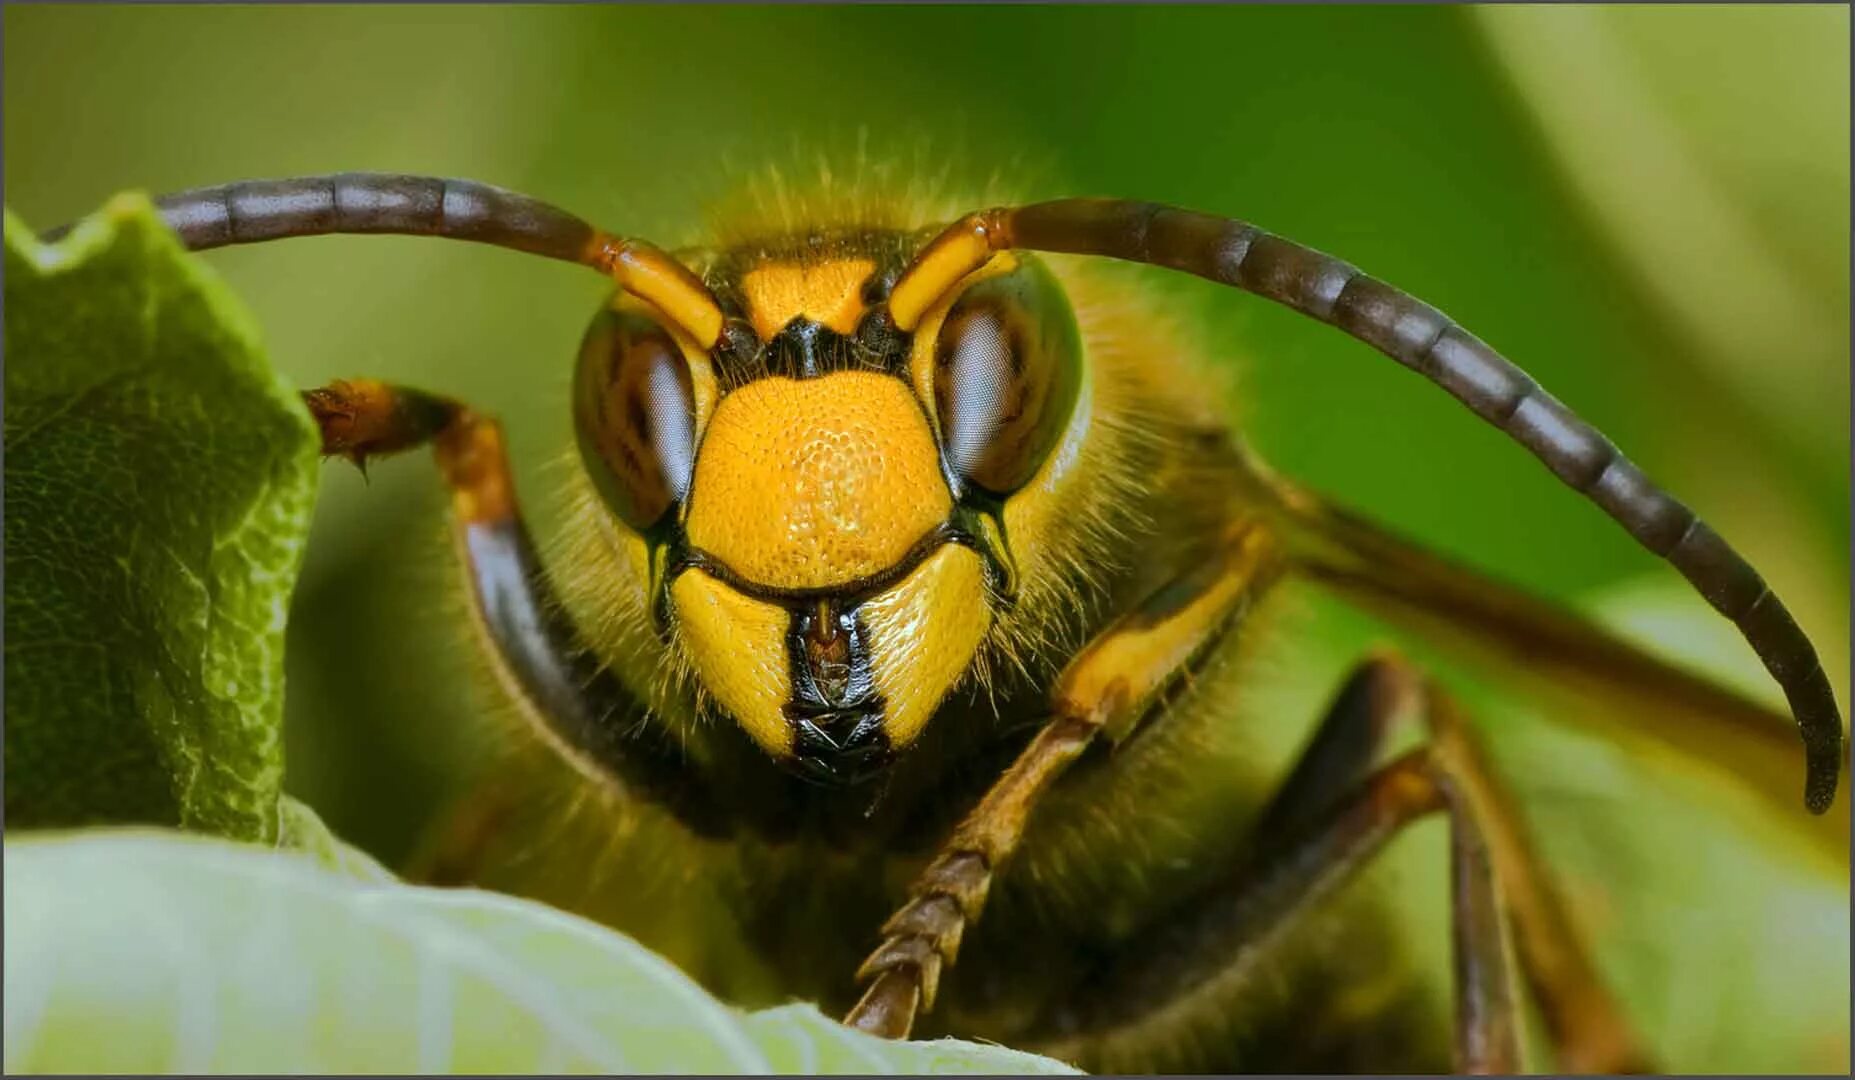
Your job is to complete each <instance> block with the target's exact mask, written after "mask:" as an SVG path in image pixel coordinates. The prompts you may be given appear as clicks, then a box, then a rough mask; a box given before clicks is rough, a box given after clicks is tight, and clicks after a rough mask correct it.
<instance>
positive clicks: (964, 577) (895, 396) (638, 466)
mask: <svg viewBox="0 0 1855 1080" xmlns="http://www.w3.org/2000/svg"><path fill="white" fill-rule="evenodd" d="M895 250H899V249H895ZM883 270H884V266H883V263H882V260H881V258H879V257H877V256H874V255H869V254H866V253H864V252H861V251H857V250H851V251H849V252H846V253H843V254H841V255H838V256H836V257H830V258H818V257H806V258H793V259H790V260H777V259H775V260H765V259H762V260H759V261H756V262H753V263H750V264H748V265H746V266H744V267H742V268H741V269H740V270H738V271H734V272H727V273H721V274H716V273H714V272H712V273H711V287H712V288H714V289H715V291H716V292H717V294H718V295H721V296H724V297H726V298H728V302H729V309H730V313H731V314H732V315H733V316H734V317H733V318H732V319H731V320H730V323H729V327H728V330H727V331H725V332H724V333H723V335H722V338H721V341H720V342H718V343H717V345H716V346H715V348H714V349H712V350H703V349H701V348H699V347H698V346H697V345H696V344H695V343H693V342H692V341H690V340H688V339H687V337H685V336H683V335H681V334H680V333H679V332H678V331H675V330H673V329H670V328H668V326H667V325H666V322H665V321H664V320H662V319H661V318H658V317H657V313H655V312H654V311H653V310H652V309H651V308H650V307H649V306H648V305H646V304H644V303H642V302H640V301H637V300H620V301H617V302H615V303H614V305H613V307H612V308H611V309H610V310H609V311H607V312H604V313H602V314H601V316H600V319H599V320H597V321H595V323H594V326H593V328H592V330H591V331H589V333H588V335H587V338H586V343H585V345H584V347H583V349H582V353H581V360H580V368H579V372H578V375H577V380H578V383H577V387H576V409H577V410H578V415H577V416H576V420H577V421H578V430H579V435H580V442H581V449H582V452H583V456H584V457H585V460H586V463H587V465H588V467H589V468H590V469H591V470H592V471H593V473H594V478H595V481H596V484H597V486H598V487H599V489H600V491H601V493H602V494H603V495H604V498H605V501H606V503H607V505H608V507H609V508H610V509H611V510H612V511H613V512H614V513H615V515H616V516H617V517H618V518H619V519H620V521H622V522H623V523H624V524H625V525H626V526H627V527H628V528H629V529H630V530H631V531H633V532H635V533H636V534H638V535H639V536H641V537H642V538H643V539H644V541H645V546H646V548H647V549H648V550H649V552H650V555H649V556H648V559H647V562H648V564H649V569H648V571H647V574H646V575H645V576H647V577H648V578H649V580H650V588H651V589H652V590H653V591H654V592H655V593H656V594H657V595H656V596H654V597H653V598H652V599H653V610H656V611H658V612H659V613H660V615H661V618H662V621H663V627H662V629H663V631H664V633H665V634H666V635H667V637H668V638H669V639H670V641H671V643H672V647H673V648H675V649H677V650H680V652H681V654H682V659H683V660H684V661H685V662H686V663H687V665H688V666H689V668H691V669H692V670H693V671H694V673H695V675H696V676H697V678H698V679H699V680H700V682H701V684H702V686H703V688H704V689H705V690H706V691H707V694H708V696H709V698H711V699H712V700H713V702H714V703H715V704H717V705H718V706H719V707H720V709H721V710H722V711H724V712H725V713H726V714H727V715H728V716H729V717H730V718H731V719H732V721H733V722H734V723H735V724H737V725H738V726H739V727H740V729H741V730H742V731H743V732H744V733H745V734H746V735H748V736H749V737H750V738H751V739H752V740H753V741H754V742H755V743H756V744H758V745H759V746H760V748H761V749H763V750H764V751H765V752H766V753H767V754H769V755H770V756H771V757H773V758H774V759H775V760H777V761H779V762H780V763H782V764H785V765H787V766H789V767H793V768H795V769H797V770H798V771H801V772H803V773H805V774H807V775H810V776H812V777H814V778H817V779H822V780H827V781H849V780H854V779H857V778H859V777H862V776H866V775H868V774H869V773H871V772H873V771H875V770H877V769H879V768H881V767H882V766H883V765H885V764H887V763H888V762H889V761H892V760H893V759H894V758H895V756H896V755H898V754H899V753H901V752H903V751H904V750H905V749H906V748H907V747H908V746H909V745H910V744H911V743H913V742H914V741H915V740H916V738H917V737H918V736H919V735H920V733H921V732H922V730H923V729H924V728H925V727H926V725H927V724H928V723H929V721H930V720H931V718H932V717H933V715H934V714H935V712H936V710H937V709H938V708H939V707H940V704H941V702H942V701H943V700H944V699H945V698H946V696H947V695H948V693H949V692H950V691H952V690H953V689H954V687H956V686H957V685H959V684H960V682H961V680H962V679H963V678H964V677H966V676H967V674H968V673H969V672H970V671H971V669H972V668H973V665H974V662H975V657H976V656H978V654H979V652H980V650H981V649H982V647H983V646H984V644H985V642H986V639H987V635H988V633H989V632H990V631H991V630H992V628H993V626H994V623H995V619H996V616H997V611H998V608H999V605H1001V604H1005V603H1009V602H1010V600H1011V596H1010V594H1011V592H1012V588H1013V575H1012V566H1013V554H1014V553H1012V552H1011V551H1010V550H1008V545H1007V544H1006V543H1005V541H1004V533H1005V530H1004V524H1003V523H1004V511H1005V507H1006V504H1007V503H1008V502H1010V501H1011V500H1012V499H1013V498H1015V497H1017V496H1018V495H1019V493H1020V491H1022V490H1023V489H1025V488H1026V487H1027V485H1028V484H1029V481H1030V480H1031V479H1032V478H1033V477H1034V476H1035V475H1036V474H1037V473H1038V471H1039V469H1040V468H1041V467H1042V466H1043V464H1044V462H1045V460H1046V459H1047V458H1049V457H1050V455H1051V451H1052V450H1053V449H1054V448H1055V447H1056V445H1057V443H1058V442H1060V440H1061V437H1062V435H1063V433H1064V432H1065V431H1066V430H1067V428H1068V426H1069V423H1070V421H1071V414H1072V413H1073V412H1074V411H1075V405H1076V400H1077V396H1078V395H1077V386H1078V385H1079V380H1080V365H1081V362H1082V358H1081V355H1080V351H1081V350H1080V338H1079V335H1078V334H1077V332H1076V329H1075V323H1074V316H1073V313H1072V312H1071V311H1070V310H1069V308H1068V305H1067V303H1066V302H1065V301H1063V299H1062V296H1061V293H1060V290H1059V289H1057V286H1056V284H1055V282H1054V280H1053V279H1051V278H1050V277H1049V276H1048V274H1047V272H1045V271H1043V270H1042V268H1041V267H1040V266H1038V265H1036V264H1032V263H1025V262H1021V261H1020V260H1019V259H1017V258H1015V257H1011V256H1001V257H1000V259H999V260H998V261H997V262H996V264H995V265H989V266H988V267H986V268H984V269H983V270H982V271H980V272H978V273H975V274H974V275H972V276H971V277H970V278H969V279H968V280H966V281H964V282H962V283H961V284H960V286H959V287H958V288H957V289H955V290H953V291H952V292H950V293H949V294H948V296H947V297H945V298H944V300H943V302H941V303H940V304H938V305H937V306H936V308H935V309H934V310H933V312H932V313H931V315H930V318H929V319H927V320H924V321H923V323H922V325H921V326H920V327H919V328H918V329H917V331H916V332H915V333H914V334H913V335H907V334H901V333H900V332H898V331H896V330H895V329H894V327H893V324H892V323H890V322H888V321H887V320H886V314H885V312H884V311H883V309H882V299H883V298H882V295H881V291H880V288H879V287H878V286H876V285H872V281H873V280H874V281H878V282H879V281H880V280H882V273H883Z"/></svg>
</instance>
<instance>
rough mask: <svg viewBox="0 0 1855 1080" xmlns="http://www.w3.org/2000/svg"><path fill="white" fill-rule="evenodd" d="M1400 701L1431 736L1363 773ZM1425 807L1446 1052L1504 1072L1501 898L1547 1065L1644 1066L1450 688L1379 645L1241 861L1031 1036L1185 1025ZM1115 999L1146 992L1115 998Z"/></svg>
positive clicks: (1131, 1037)
mask: <svg viewBox="0 0 1855 1080" xmlns="http://www.w3.org/2000/svg"><path fill="white" fill-rule="evenodd" d="M1408 716H1421V717H1423V718H1424V720H1425V723H1426V725H1427V727H1428V730H1429V734H1430V741H1429V742H1428V744H1426V745H1424V746H1422V747H1419V748H1418V749H1416V750H1413V751H1411V752H1409V753H1408V754H1405V755H1404V756H1402V757H1400V758H1398V759H1397V760H1396V761H1394V762H1392V763H1391V764H1389V765H1386V766H1384V767H1382V768H1380V769H1378V770H1377V771H1376V772H1368V770H1369V769H1370V768H1371V766H1372V765H1373V763H1374V761H1375V759H1376V758H1377V757H1378V756H1379V755H1380V753H1381V752H1382V750H1383V747H1384V745H1385V743H1386V742H1387V741H1388V737H1389V735H1390V733H1391V732H1392V731H1393V730H1394V724H1395V722H1396V721H1397V720H1399V719H1401V718H1405V717H1408ZM1362 776H1363V777H1364V779H1363V780H1362V779H1361V777H1362ZM1436 810H1444V811H1447V813H1448V814H1449V819H1450V863H1451V868H1450V876H1451V889H1450V892H1451V909H1452V910H1451V936H1452V945H1453V953H1454V971H1455V984H1456V990H1457V993H1456V1018H1455V1046H1456V1057H1457V1065H1458V1067H1459V1068H1460V1069H1462V1070H1463V1071H1465V1072H1512V1071H1514V1070H1515V1069H1516V1068H1517V1067H1518V1065H1519V1056H1518V1041H1517V1038H1516V1034H1515V1015H1516V1012H1515V1004H1514V1002H1513V1000H1512V997H1511V992H1510V989H1509V987H1510V979H1509V976H1508V959H1507V951H1506V945H1505V942H1504V940H1503V935H1502V926H1501V923H1502V915H1503V913H1504V912H1507V913H1511V915H1512V919H1513V931H1514V938H1515V941H1516V943H1517V945H1518V952H1519V956H1520V959H1521V962H1522V968H1523V970H1524V972H1525V974H1526V976H1527V979H1528V982H1529V984H1530V986H1531V987H1532V989H1533V990H1534V992H1535V994H1536V995H1537V997H1538V999H1539V1002H1540V1004H1541V1006H1542V1012H1543V1013H1544V1016H1545V1018H1546V1023H1547V1025H1548V1028H1549V1029H1550V1035H1551V1037H1552V1041H1553V1044H1554V1046H1555V1049H1556V1052H1557V1057H1558V1065H1559V1067H1560V1068H1563V1069H1566V1070H1568V1071H1593V1072H1619V1071H1639V1070H1646V1069H1647V1068H1648V1063H1647V1061H1646V1059H1645V1058H1644V1056H1643V1054H1642V1053H1641V1051H1640V1050H1639V1049H1638V1048H1637V1047H1636V1045H1635V1043H1634V1040H1633V1038H1632V1037H1631V1035H1630V1033H1629V1031H1628V1029H1627V1027H1626V1025H1625V1024H1624V1022H1623V1020H1622V1017H1621V1014H1620V1012H1619V1011H1618V1009H1617V1007H1616V1004H1615V1002H1614V1001H1613V1000H1612V999H1611V998H1610V997H1609V995H1608V994H1607V993H1606V992H1605V990H1604V988H1603V987H1602V985H1601V984H1600V983H1599V982H1598V981H1597V978H1596V974H1595V971H1594V970H1593V969H1592V968H1591V966H1590V963H1589V961H1588V959H1587V958H1586V957H1585V955H1584V953H1583V951H1582V950H1581V948H1580V947H1579V945H1578V943H1577V940H1576V938H1575V937H1574V936H1573V934H1572V931H1571V927H1570V923H1569V921H1568V920H1567V919H1566V917H1565V913H1564V910H1563V907H1562V905H1561V904H1560V902H1559V900H1558V898H1557V896H1556V895H1555V894H1554V893H1553V892H1552V891H1551V889H1550V886H1549V884H1548V882H1547V879H1546V877H1545V874H1544V872H1543V871H1542V870H1541V868H1540V867H1539V865H1538V862H1537V859H1536V858H1535V857H1534V855H1533V854H1532V852H1531V851H1530V849H1529V848H1528V847H1527V846H1526V844H1525V838H1524V834H1523V832H1522V831H1521V829H1520V825H1519V821H1518V819H1517V818H1516V817H1515V816H1514V813H1513V810H1512V807H1511V806H1510V805H1508V804H1507V803H1506V802H1505V800H1503V799H1501V798H1500V797H1499V789H1498V787H1497V785H1496V784H1495V782H1494V780H1493V777H1492V776H1491V774H1490V773H1489V772H1488V771H1487V768H1486V766H1485V764H1484V763H1483V761H1482V759H1481V757H1480V755H1479V753H1478V752H1477V750H1476V748H1475V746H1474V744H1473V743H1472V741H1471V740H1470V736H1469V733H1468V731H1467V729H1466V728H1465V727H1464V726H1463V724H1462V722H1461V720H1460V718H1459V717H1458V715H1457V713H1456V711H1455V706H1454V704H1453V703H1452V702H1451V701H1450V700H1449V699H1448V698H1447V697H1446V696H1444V695H1442V694H1441V693H1440V692H1438V691H1436V690H1435V689H1434V688H1433V687H1430V686H1428V685H1426V684H1425V683H1424V682H1423V681H1422V680H1421V679H1420V678H1419V677H1418V676H1417V675H1416V673H1415V672H1413V671H1412V670H1411V669H1410V668H1409V667H1408V666H1406V665H1405V664H1404V663H1403V662H1402V661H1401V660H1398V659H1397V658H1395V657H1389V656H1387V657H1380V658H1376V659H1374V660H1371V661H1368V662H1367V663H1365V664H1364V665H1362V666H1361V667H1360V668H1359V669H1358V670H1357V671H1356V672H1355V674H1354V675H1353V676H1352V678H1350V679H1349V680H1348V682H1347V684H1346V686H1345V687H1344V688H1343V689H1342V691H1341V692H1340V694H1339V695H1338V696H1337V697H1336V699H1335V700H1334V703H1333V705H1332V707H1331V708H1330V710H1329V712H1328V714H1327V716H1326V718H1325V719H1324V720H1323V721H1322V723H1321V725H1320V727H1319V729H1318V730H1317V731H1316V733H1315V736H1314V738H1313V740H1312V742H1311V743H1310V744H1309V746H1308V749H1307V751H1306V752H1305V753H1304V755H1303V757H1302V759H1301V761H1300V763H1299V764H1298V765H1297V766H1296V768H1295V769H1294V770H1293V771H1292V772H1291V773H1290V776H1289V778H1288V780H1287V781H1285V782H1284V784H1283V786H1282V788H1281V790H1280V791H1279V792H1278V794H1277V796H1276V798H1275V800H1274V801H1273V803H1272V804H1271V805H1270V807H1269V808H1268V810H1266V811H1265V813H1264V814H1263V816H1262V818H1261V819H1260V821H1261V824H1260V826H1259V829H1258V832H1259V834H1260V835H1262V836H1263V837H1264V840H1263V843H1262V844H1261V846H1260V850H1261V854H1260V856H1259V858H1258V860H1257V862H1256V864H1255V865H1254V867H1253V868H1252V869H1250V870H1248V871H1245V872H1242V873H1239V874H1236V875H1233V876H1232V877H1230V878H1229V879H1227V880H1226V884H1225V885H1223V886H1220V887H1217V888H1215V889H1213V890H1212V891H1211V892H1210V893H1209V894H1207V895H1205V896H1202V897H1199V898H1197V899H1195V900H1194V901H1193V902H1192V904H1191V910H1190V911H1189V912H1188V913H1186V914H1184V915H1182V916H1180V917H1178V918H1175V919H1170V920H1166V921H1164V922H1163V923H1161V924H1160V925H1158V926H1157V927H1156V928H1155V929H1153V930H1151V931H1149V932H1148V933H1147V934H1146V936H1145V937H1144V938H1140V939H1136V940H1134V941H1132V942H1129V943H1127V945H1126V946H1125V947H1124V949H1123V950H1122V952H1123V955H1125V956H1127V957H1128V958H1129V959H1128V960H1127V961H1126V962H1125V963H1123V964H1122V965H1120V966H1119V967H1118V968H1116V969H1113V970H1111V971H1109V972H1108V973H1107V975H1106V977H1105V978H1104V979H1102V980H1101V981H1100V982H1099V984H1098V989H1097V990H1096V991H1094V992H1093V993H1092V994H1091V995H1089V996H1086V997H1084V998H1082V999H1080V1000H1078V1001H1077V1002H1075V1003H1074V1004H1073V1005H1072V1006H1070V1007H1069V1008H1066V1009H1065V1010H1063V1013H1062V1016H1063V1019H1062V1022H1061V1024H1060V1025H1059V1026H1060V1030H1061V1031H1062V1034H1061V1035H1059V1036H1058V1038H1057V1039H1056V1040H1055V1041H1054V1042H1052V1043H1051V1044H1050V1045H1048V1046H1045V1047H1041V1049H1044V1050H1046V1051H1047V1052H1052V1053H1055V1054H1057V1055H1058V1056H1064V1057H1069V1058H1070V1059H1072V1060H1075V1059H1078V1058H1081V1059H1091V1060H1092V1059H1097V1058H1100V1057H1102V1056H1104V1055H1107V1056H1109V1057H1111V1058H1112V1057H1117V1056H1119V1053H1126V1052H1128V1051H1129V1050H1130V1049H1132V1048H1133V1047H1134V1046H1137V1045H1138V1044H1140V1043H1141V1042H1143V1041H1144V1040H1146V1039H1150V1038H1154V1037H1155V1033H1159V1032H1164V1031H1168V1030H1173V1029H1175V1028H1178V1027H1190V1026H1193V1023H1194V1018H1195V1017H1197V1016H1199V1015H1201V1014H1203V1013H1204V1012H1205V1011H1206V1010H1213V1009H1217V1008H1220V1007H1224V1006H1225V1003H1227V1002H1228V1001H1229V1000H1230V995H1231V994H1232V993H1234V992H1236V990H1235V988H1236V987H1238V986H1241V985H1242V984H1244V983H1245V982H1247V981H1250V980H1252V979H1253V978H1254V977H1255V974H1256V970H1257V966H1258V962H1259V961H1260V960H1262V959H1263V958H1265V957H1266V956H1267V955H1268V952H1269V949H1270V947H1271V946H1272V945H1273V944H1274V943H1275V942H1277V941H1279V940H1280V939H1281V936H1282V934H1283V933H1284V932H1285V931H1286V930H1287V929H1288V928H1289V926H1290V925H1292V923H1293V922H1294V920H1295V919H1296V917H1298V916H1299V915H1301V914H1303V913H1305V912H1307V911H1309V910H1311V909H1312V908H1314V907H1315V906H1316V905H1317V904H1318V903H1319V901H1321V900H1322V899H1324V898H1325V897H1327V896H1329V895H1331V894H1332V892H1333V891H1334V890H1335V889H1336V888H1338V887H1339V886H1340V885H1341V884H1343V883H1344V882H1345V881H1346V880H1348V879H1349V878H1350V877H1351V876H1352V874H1353V873H1354V872H1355V871H1357V870H1358V869H1360V868H1361V867H1362V866H1363V865H1364V864H1365V863H1366V862H1367V860H1369V859H1370V858H1371V857H1372V856H1373V855H1375V854H1377V853H1378V852H1379V851H1380V850H1381V849H1382V848H1383V846H1384V844H1385V843H1386V842H1387V841H1388V840H1389V839H1390V838H1391V837H1392V836H1394V835H1395V834H1396V833H1397V832H1398V831H1399V830H1401V829H1402V828H1403V827H1404V826H1406V825H1408V824H1410V823H1412V822H1413V821H1416V820H1419V819H1420V818H1422V817H1424V816H1426V815H1427V814H1429V813H1430V812H1432V811H1436ZM1128 1002H1141V1003H1145V1007H1144V1008H1143V1009H1142V1010H1141V1011H1140V1012H1139V1013H1138V1014H1137V1015H1129V1010H1128V1009H1127V1003H1128Z"/></svg>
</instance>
